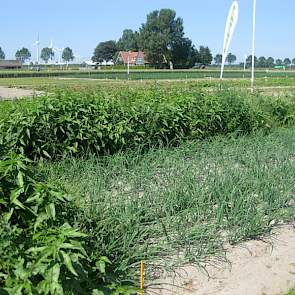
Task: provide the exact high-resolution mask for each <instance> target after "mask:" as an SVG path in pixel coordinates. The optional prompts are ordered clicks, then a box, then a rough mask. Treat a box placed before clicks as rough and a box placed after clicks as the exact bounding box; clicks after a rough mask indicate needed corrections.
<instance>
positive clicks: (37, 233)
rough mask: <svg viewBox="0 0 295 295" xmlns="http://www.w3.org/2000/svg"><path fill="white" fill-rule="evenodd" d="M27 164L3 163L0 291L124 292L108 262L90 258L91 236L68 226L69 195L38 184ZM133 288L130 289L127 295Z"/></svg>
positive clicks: (10, 159) (14, 159)
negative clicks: (113, 277) (88, 246)
mask: <svg viewBox="0 0 295 295" xmlns="http://www.w3.org/2000/svg"><path fill="white" fill-rule="evenodd" d="M28 164H30V160H28V159H26V158H25V157H24V156H21V155H16V154H11V155H9V156H7V157H5V158H4V159H3V160H2V161H0V291H2V293H3V292H4V294H13V295H18V294H19V295H22V294H28V295H30V294H52V295H53V294H58V295H61V294H85V292H87V293H88V294H90V293H91V292H94V294H95V292H96V294H105V293H111V292H116V291H118V290H119V289H122V290H123V287H122V286H120V285H119V284H116V282H115V281H114V280H111V279H110V276H109V274H108V272H109V269H110V266H111V262H110V261H109V260H108V258H107V257H104V256H101V257H97V258H94V259H93V257H92V260H91V259H90V255H91V253H87V252H86V250H85V238H86V237H87V235H86V234H85V233H82V232H81V231H80V230H79V229H78V228H77V227H75V226H71V225H70V224H69V223H68V222H67V220H66V217H67V210H66V209H67V208H68V204H67V203H68V202H70V199H69V197H68V196H67V195H66V194H64V193H63V192H61V191H59V190H57V189H56V188H55V187H53V186H51V185H48V184H46V183H43V182H39V181H36V180H35V179H34V176H33V174H32V171H31V168H30V167H29V166H28ZM89 254H90V255H89ZM128 290H129V291H128ZM130 290H131V288H130V287H129V289H128V286H127V287H126V288H125V293H124V294H129V293H130ZM98 292H100V293H98ZM117 294H121V293H117ZM122 294H123V293H122Z"/></svg>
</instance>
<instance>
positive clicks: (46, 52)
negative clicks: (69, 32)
mask: <svg viewBox="0 0 295 295" xmlns="http://www.w3.org/2000/svg"><path fill="white" fill-rule="evenodd" d="M53 57H54V52H53V50H52V48H49V47H44V48H43V49H42V50H41V58H42V59H43V60H44V61H45V63H48V61H49V60H50V59H51V60H52V59H53Z"/></svg>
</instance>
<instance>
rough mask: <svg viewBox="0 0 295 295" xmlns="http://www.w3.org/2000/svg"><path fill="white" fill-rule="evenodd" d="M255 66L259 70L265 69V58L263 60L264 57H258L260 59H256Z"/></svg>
mask: <svg viewBox="0 0 295 295" xmlns="http://www.w3.org/2000/svg"><path fill="white" fill-rule="evenodd" d="M257 66H258V67H259V68H265V67H266V66H267V64H266V58H265V57H264V56H260V57H259V58H258V61H257Z"/></svg>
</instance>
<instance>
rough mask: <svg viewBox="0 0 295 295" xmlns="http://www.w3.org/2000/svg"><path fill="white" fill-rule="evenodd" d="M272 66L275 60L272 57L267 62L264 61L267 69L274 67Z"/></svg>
mask: <svg viewBox="0 0 295 295" xmlns="http://www.w3.org/2000/svg"><path fill="white" fill-rule="evenodd" d="M274 64H275V60H274V58H273V57H269V58H268V59H267V60H266V66H267V67H268V68H273V67H274Z"/></svg>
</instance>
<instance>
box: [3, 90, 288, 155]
mask: <svg viewBox="0 0 295 295" xmlns="http://www.w3.org/2000/svg"><path fill="white" fill-rule="evenodd" d="M271 119H272V117H271V115H270V114H268V113H266V112H265V111H264V110H262V109H259V105H258V104H257V103H256V104H253V102H252V101H251V99H250V98H249V97H247V96H245V94H243V93H235V92H227V91H223V92H218V93H212V94H204V93H201V92H199V90H195V91H192V90H185V89H179V90H178V89H173V90H170V91H168V92H167V91H165V90H161V89H154V88H152V89H147V90H144V91H143V90H121V91H119V92H113V93H111V94H110V93H106V92H103V91H100V92H99V93H97V94H95V93H91V92H89V93H87V92H86V93H85V92H83V93H79V92H66V91H62V92H60V93H58V94H55V95H51V96H47V97H42V99H40V100H39V101H38V103H35V104H34V105H33V106H32V107H28V108H16V109H15V110H14V111H11V112H10V115H9V116H6V117H5V118H4V119H2V120H1V121H0V152H1V151H2V153H4V152H5V151H9V150H13V151H16V152H18V153H21V154H23V155H25V156H27V157H29V158H31V159H34V160H37V159H41V160H42V159H44V158H45V159H50V158H51V159H57V158H60V157H63V156H67V155H75V156H80V155H84V154H85V153H95V154H99V155H105V154H113V153H115V152H118V151H121V150H127V149H134V148H137V147H143V148H149V147H156V146H165V145H178V144H179V143H180V142H182V141H183V140H187V139H200V138H207V137H210V136H216V135H219V134H227V133H232V132H236V133H238V134H247V133H251V132H253V131H254V130H257V129H259V128H269V127H270V125H271V122H272V121H271ZM283 123H284V122H283V121H282V123H281V124H283Z"/></svg>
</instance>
